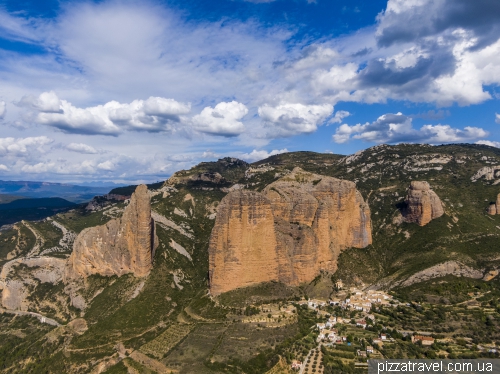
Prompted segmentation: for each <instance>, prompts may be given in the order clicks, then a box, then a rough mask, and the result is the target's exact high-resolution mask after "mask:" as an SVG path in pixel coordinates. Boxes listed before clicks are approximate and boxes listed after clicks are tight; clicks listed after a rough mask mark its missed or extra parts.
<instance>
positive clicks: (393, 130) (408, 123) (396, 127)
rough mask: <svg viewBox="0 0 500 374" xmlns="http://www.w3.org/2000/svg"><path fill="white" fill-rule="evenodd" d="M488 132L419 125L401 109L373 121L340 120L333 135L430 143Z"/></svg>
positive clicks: (340, 140) (344, 138)
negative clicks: (354, 123) (340, 122)
mask: <svg viewBox="0 0 500 374" xmlns="http://www.w3.org/2000/svg"><path fill="white" fill-rule="evenodd" d="M485 136H488V132H487V131H485V130H483V129H482V128H479V127H472V126H466V127H465V128H464V129H463V130H462V129H458V128H453V127H451V126H450V125H441V124H439V125H424V126H422V127H421V128H420V129H416V128H414V127H413V124H412V118H411V117H408V116H405V115H404V114H402V113H396V114H392V113H388V114H384V115H382V116H380V117H379V118H378V119H377V120H376V121H374V122H371V123H369V122H367V123H365V124H360V123H358V124H357V125H353V126H349V125H347V124H342V125H341V126H339V127H338V128H337V130H336V132H335V134H334V135H333V140H334V141H335V142H336V143H345V142H347V141H349V140H350V139H351V138H352V139H360V140H364V141H367V142H374V143H401V142H407V143H418V142H426V143H431V144H438V143H451V142H465V141H471V140H476V139H478V138H483V137H485Z"/></svg>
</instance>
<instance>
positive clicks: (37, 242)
mask: <svg viewBox="0 0 500 374" xmlns="http://www.w3.org/2000/svg"><path fill="white" fill-rule="evenodd" d="M21 222H22V224H23V225H24V226H26V227H27V228H28V229H29V230H30V231H31V232H32V233H33V235H34V236H35V245H34V246H33V248H32V249H31V251H29V252H28V254H27V255H26V257H33V256H36V255H38V254H39V253H40V249H42V247H43V245H44V244H45V240H43V237H42V236H41V235H40V233H39V232H38V231H37V230H35V229H34V228H33V227H32V226H31V225H30V224H29V223H28V222H26V221H25V220H22V221H21Z"/></svg>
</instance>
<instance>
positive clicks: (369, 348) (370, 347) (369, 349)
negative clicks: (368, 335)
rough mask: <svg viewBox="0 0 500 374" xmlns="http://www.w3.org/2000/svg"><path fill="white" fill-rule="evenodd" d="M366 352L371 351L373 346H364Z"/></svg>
mask: <svg viewBox="0 0 500 374" xmlns="http://www.w3.org/2000/svg"><path fill="white" fill-rule="evenodd" d="M366 353H373V347H372V346H371V345H369V346H368V347H366Z"/></svg>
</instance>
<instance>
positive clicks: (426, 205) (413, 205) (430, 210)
mask: <svg viewBox="0 0 500 374" xmlns="http://www.w3.org/2000/svg"><path fill="white" fill-rule="evenodd" d="M405 203H406V209H404V211H403V217H404V220H405V222H410V223H417V224H418V225H420V226H425V225H427V224H428V223H429V222H430V221H431V220H433V219H435V218H438V217H441V216H442V215H443V214H444V210H443V204H442V202H441V200H440V199H439V197H438V195H436V193H435V192H434V191H432V190H431V189H430V185H429V183H427V182H425V181H412V182H411V183H410V187H409V188H408V194H407V196H406V200H405Z"/></svg>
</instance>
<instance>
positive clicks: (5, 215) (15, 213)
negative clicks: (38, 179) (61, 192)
mask: <svg viewBox="0 0 500 374" xmlns="http://www.w3.org/2000/svg"><path fill="white" fill-rule="evenodd" d="M1 196H2V195H0V197H1ZM76 205H77V204H75V203H72V202H70V201H68V200H65V199H61V198H60V197H42V198H40V199H29V198H21V199H17V200H13V201H10V202H8V203H3V204H0V226H2V225H7V224H11V223H15V222H18V221H21V220H29V221H36V220H39V219H43V218H46V217H50V216H52V215H54V214H56V213H59V212H63V211H66V210H68V209H70V208H73V207H75V206H76Z"/></svg>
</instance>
